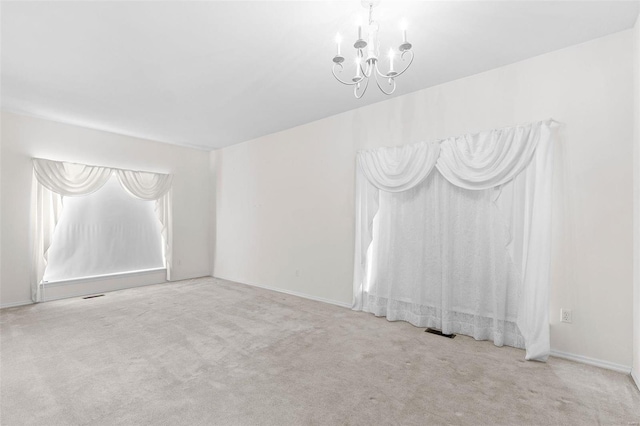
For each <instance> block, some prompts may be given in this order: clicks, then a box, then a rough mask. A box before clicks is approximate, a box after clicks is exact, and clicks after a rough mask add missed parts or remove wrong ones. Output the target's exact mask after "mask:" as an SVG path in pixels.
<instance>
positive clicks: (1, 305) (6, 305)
mask: <svg viewBox="0 0 640 426" xmlns="http://www.w3.org/2000/svg"><path fill="white" fill-rule="evenodd" d="M31 304H33V301H32V300H26V301H24V302H13V303H0V309H4V308H15V307H16V306H25V305H31Z"/></svg>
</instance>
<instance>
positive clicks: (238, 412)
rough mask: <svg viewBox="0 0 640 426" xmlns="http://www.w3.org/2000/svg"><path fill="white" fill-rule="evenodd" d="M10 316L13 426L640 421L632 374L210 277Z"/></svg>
mask: <svg viewBox="0 0 640 426" xmlns="http://www.w3.org/2000/svg"><path fill="white" fill-rule="evenodd" d="M0 319H1V322H2V328H1V332H2V334H1V342H0V343H1V348H0V356H1V358H0V374H1V375H0V398H1V400H0V408H1V412H0V415H1V418H0V420H1V423H2V425H5V426H9V425H26V424H38V425H81V424H92V425H94V424H95V425H112V424H120V425H136V424H149V425H226V424H229V425H259V424H264V425H327V424H335V425H342V424H349V425H373V424H376V425H378V424H394V425H404V424H406V425H410V424H415V425H432V424H454V425H455V424H465V425H494V424H504V425H526V424H531V425H533V424H535V425H543V424H558V425H590V424H616V425H631V424H640V392H638V390H637V389H635V387H634V385H633V383H632V381H631V379H630V378H629V377H628V376H625V375H623V374H619V373H615V372H611V371H607V370H603V369H600V368H595V367H590V366H586V365H582V364H577V363H573V362H569V361H564V360H561V359H555V358H552V359H551V360H550V361H549V362H548V363H546V364H543V363H537V362H526V361H524V359H523V357H524V352H523V351H521V350H518V349H513V348H508V347H504V348H497V347H495V346H494V345H493V344H492V343H489V342H476V341H474V340H473V339H471V338H467V337H462V336H458V337H456V338H455V339H451V340H450V339H446V338H443V337H438V336H434V335H430V334H428V333H424V331H423V329H420V328H416V327H413V326H411V325H409V324H407V323H403V322H395V323H390V322H388V321H386V320H385V319H382V318H376V317H374V316H372V315H370V314H364V313H357V312H352V311H350V310H348V309H345V308H340V307H337V306H332V305H327V304H323V303H319V302H314V301H310V300H305V299H301V298H298V297H294V296H288V295H284V294H280V293H275V292H271V291H267V290H262V289H258V288H253V287H249V286H245V285H241V284H234V283H230V282H227V281H223V280H215V279H212V278H207V279H198V280H190V281H182V282H176V283H171V284H163V285H156V286H149V287H142V288H138V289H133V290H124V291H118V292H113V293H107V294H106V295H105V296H104V297H99V298H95V299H87V300H83V299H68V300H62V301H56V302H49V303H43V304H38V305H32V306H26V307H20V308H11V309H4V310H2V311H1V313H0Z"/></svg>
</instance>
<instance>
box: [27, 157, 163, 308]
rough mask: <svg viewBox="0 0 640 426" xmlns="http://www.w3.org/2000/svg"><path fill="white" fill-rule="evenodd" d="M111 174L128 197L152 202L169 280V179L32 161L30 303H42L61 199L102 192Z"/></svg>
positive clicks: (151, 175)
mask: <svg viewBox="0 0 640 426" xmlns="http://www.w3.org/2000/svg"><path fill="white" fill-rule="evenodd" d="M114 173H115V174H116V175H117V177H118V180H119V182H120V184H121V185H122V187H123V188H124V190H125V191H126V192H127V193H129V194H130V195H132V196H134V197H136V198H139V199H142V200H155V202H156V208H155V210H156V216H157V217H158V220H159V221H160V223H161V225H162V237H163V240H164V257H165V264H166V268H167V280H170V279H171V260H172V255H171V254H172V243H173V242H172V238H173V237H172V223H171V219H172V218H171V183H172V178H173V176H172V175H166V174H160V173H148V172H139V171H132V170H120V169H115V168H110V167H100V166H90V165H86V164H75V163H68V162H60V161H51V160H45V159H41V158H34V159H33V174H34V179H33V187H32V212H31V223H32V227H31V231H32V244H33V246H32V273H31V297H32V299H33V301H34V302H41V301H43V300H44V295H43V292H42V279H43V277H44V273H45V269H46V267H47V261H48V251H49V247H50V246H51V241H52V238H53V233H54V231H55V228H56V224H57V223H58V221H59V219H60V215H61V213H62V208H63V197H77V196H85V195H89V194H92V193H93V192H95V191H97V190H99V189H100V188H102V187H103V186H104V185H105V183H106V182H107V181H108V180H109V178H110V177H111V176H112V175H113V174H114Z"/></svg>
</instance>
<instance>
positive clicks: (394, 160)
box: [357, 120, 551, 192]
mask: <svg viewBox="0 0 640 426" xmlns="http://www.w3.org/2000/svg"><path fill="white" fill-rule="evenodd" d="M550 124H551V120H546V121H539V122H537V123H532V124H527V125H522V126H515V127H509V128H504V129H496V130H491V131H489V132H483V133H477V134H469V135H463V136H457V137H451V138H448V139H444V140H442V141H439V143H438V142H419V143H415V144H411V145H403V146H396V147H388V148H387V147H385V148H379V149H374V150H368V151H361V152H359V153H358V156H357V163H358V166H359V167H360V169H361V171H362V173H363V175H364V176H365V177H366V178H367V180H368V181H369V182H370V183H371V185H373V186H374V187H376V188H378V189H381V190H383V191H388V192H398V191H406V190H407V189H410V188H413V187H414V186H416V185H417V184H419V183H420V182H422V181H423V180H424V179H425V178H426V177H427V176H428V175H429V173H431V171H432V170H433V167H434V166H435V167H436V168H437V169H438V171H439V172H440V173H441V174H442V176H444V177H445V179H447V180H448V181H449V182H451V183H452V184H453V185H456V186H459V187H461V188H465V189H472V190H473V189H476V190H480V189H487V188H493V187H497V186H500V185H503V184H504V183H506V182H508V181H510V180H511V179H513V178H514V177H515V176H516V175H517V174H518V173H520V172H521V171H522V170H524V168H525V167H527V165H528V164H529V163H530V162H531V159H532V158H533V154H534V152H535V149H536V147H537V145H538V141H539V140H540V138H546V137H548V136H549V131H550V130H549V126H550Z"/></svg>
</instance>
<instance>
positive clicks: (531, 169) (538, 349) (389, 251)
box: [353, 120, 553, 361]
mask: <svg viewBox="0 0 640 426" xmlns="http://www.w3.org/2000/svg"><path fill="white" fill-rule="evenodd" d="M552 123H553V121H552V120H546V121H540V122H536V123H531V124H527V125H521V126H515V127H510V128H505V129H498V130H492V131H488V132H483V133H479V134H473V135H471V134H470V135H464V136H460V137H452V138H449V139H445V140H442V141H440V142H439V143H437V142H434V143H424V142H422V143H416V144H412V145H406V146H401V147H393V148H381V149H376V150H369V151H361V152H359V153H358V155H357V167H356V169H357V170H356V241H355V265H354V283H353V286H354V302H353V309H355V310H364V311H366V312H372V313H374V314H376V315H383V316H386V317H387V318H388V319H389V320H394V319H403V320H407V321H409V322H411V323H413V324H414V325H417V326H429V327H431V326H436V327H438V328H441V329H442V330H443V331H444V332H457V333H462V334H468V335H472V336H473V337H475V338H478V339H492V340H493V341H494V343H495V344H497V345H502V344H508V345H512V346H518V347H525V349H526V359H535V360H542V361H544V360H546V359H547V357H548V355H549V351H550V343H549V325H548V291H549V290H548V288H549V279H550V278H549V275H550V272H549V269H550V244H551V239H550V238H551V237H550V233H551V232H550V227H551V213H550V210H551V177H552V160H553V158H552V149H551V125H552ZM434 168H435V169H436V171H434ZM421 200H422V201H421ZM420 203H422V204H420ZM416 206H417V207H416ZM416 218H419V220H418V219H416ZM407 222H410V224H408V223H407ZM493 224H495V226H494V225H493ZM408 227H411V228H410V229H408ZM483 228H486V229H483ZM418 231H419V232H418ZM416 233H417V236H416ZM463 233H466V234H464V235H463ZM480 233H485V234H482V235H481V234H480ZM469 234H473V235H469ZM401 235H406V238H405V240H401V239H400V237H399V236H401ZM474 238H475V239H474ZM376 240H380V241H376ZM474 241H475V242H474ZM395 244H397V245H395ZM474 244H475V245H474ZM416 248H417V249H416ZM462 254H464V256H463V255H462ZM420 256H422V257H420ZM396 264H397V265H396ZM420 265H421V266H420ZM480 270H483V271H484V270H486V274H485V275H483V277H485V278H486V279H482V280H481V279H479V278H477V277H476V278H474V276H477V275H479V274H482V273H484V272H480ZM465 271H467V272H469V273H468V274H467V275H465V274H466V273H467V272H465ZM399 276H402V277H405V278H403V279H402V280H400V279H399V278H398V277H399ZM461 277H465V278H461ZM474 280H475V281H474ZM463 281H464V282H463ZM411 286H412V287H411ZM470 286H475V287H473V288H471V287H470ZM470 294H471V295H473V297H471V296H469V295H470ZM434 295H437V297H436V296H434ZM474 297H475V299H474ZM487 297H490V298H491V300H488V299H487V300H485V299H486V298H487ZM416 299H419V300H416ZM470 306H471V307H475V308H470ZM474 309H475V311H474ZM516 325H517V327H516Z"/></svg>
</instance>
